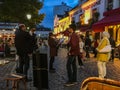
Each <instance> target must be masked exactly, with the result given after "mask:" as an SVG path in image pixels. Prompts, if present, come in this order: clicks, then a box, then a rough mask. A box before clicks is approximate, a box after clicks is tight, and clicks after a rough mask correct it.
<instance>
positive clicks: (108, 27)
mask: <svg viewBox="0 0 120 90" xmlns="http://www.w3.org/2000/svg"><path fill="white" fill-rule="evenodd" d="M103 15H104V16H105V17H104V18H103V19H102V20H100V21H98V22H97V23H95V24H93V26H92V29H93V30H94V32H96V33H98V32H103V31H108V32H109V34H110V35H111V36H112V37H113V38H114V40H115V41H116V45H119V44H120V8H117V9H114V10H111V11H107V12H104V14H103Z"/></svg>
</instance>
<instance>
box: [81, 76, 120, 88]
mask: <svg viewBox="0 0 120 90" xmlns="http://www.w3.org/2000/svg"><path fill="white" fill-rule="evenodd" d="M80 90H120V82H119V81H115V80H111V79H102V78H98V77H89V78H87V79H85V80H84V81H83V83H82V85H81V88H80Z"/></svg>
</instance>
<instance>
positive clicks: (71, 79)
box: [65, 24, 80, 86]
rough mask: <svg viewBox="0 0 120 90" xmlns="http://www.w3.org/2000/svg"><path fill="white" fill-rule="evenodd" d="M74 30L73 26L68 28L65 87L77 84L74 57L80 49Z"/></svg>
mask: <svg viewBox="0 0 120 90" xmlns="http://www.w3.org/2000/svg"><path fill="white" fill-rule="evenodd" d="M75 30H76V26H75V24H71V25H70V26H69V32H70V39H69V42H68V46H69V48H70V50H69V52H68V60H67V65H66V67H67V75H68V81H67V82H66V83H65V86H70V85H74V84H75V83H76V82H77V67H76V56H78V55H79V54H80V48H79V37H78V35H77V34H76V33H75Z"/></svg>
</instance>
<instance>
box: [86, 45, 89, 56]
mask: <svg viewBox="0 0 120 90" xmlns="http://www.w3.org/2000/svg"><path fill="white" fill-rule="evenodd" d="M89 49H90V47H89V46H86V58H90V55H89Z"/></svg>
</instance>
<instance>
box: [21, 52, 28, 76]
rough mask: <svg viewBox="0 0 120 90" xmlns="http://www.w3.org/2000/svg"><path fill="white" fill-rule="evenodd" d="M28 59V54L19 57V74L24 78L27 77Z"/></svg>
mask: <svg viewBox="0 0 120 90" xmlns="http://www.w3.org/2000/svg"><path fill="white" fill-rule="evenodd" d="M29 63H30V58H29V56H28V54H23V55H19V70H20V72H19V73H21V74H24V75H25V76H26V77H27V75H28V69H29Z"/></svg>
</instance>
